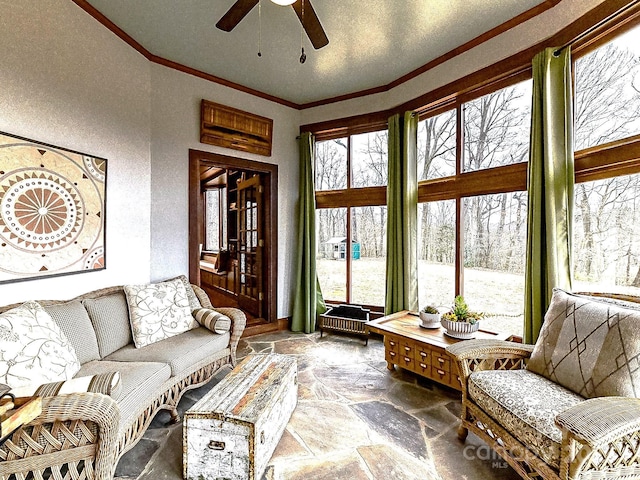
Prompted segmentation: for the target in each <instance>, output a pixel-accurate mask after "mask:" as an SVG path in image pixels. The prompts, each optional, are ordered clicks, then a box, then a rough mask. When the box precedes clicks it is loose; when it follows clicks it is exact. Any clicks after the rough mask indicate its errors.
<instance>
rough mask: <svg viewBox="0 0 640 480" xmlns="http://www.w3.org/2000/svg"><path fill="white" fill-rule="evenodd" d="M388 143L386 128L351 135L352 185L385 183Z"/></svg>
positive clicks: (386, 180)
mask: <svg viewBox="0 0 640 480" xmlns="http://www.w3.org/2000/svg"><path fill="white" fill-rule="evenodd" d="M388 143H389V136H388V133H387V131H386V130H384V131H382V132H371V133H363V134H360V135H353V136H352V137H351V146H352V147H351V148H352V157H351V174H352V177H351V178H352V181H351V186H352V187H355V188H359V187H377V186H384V185H386V184H387V182H388V179H389V173H388V166H389V162H388V154H387V149H388Z"/></svg>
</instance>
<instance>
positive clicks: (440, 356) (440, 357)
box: [431, 352, 451, 372]
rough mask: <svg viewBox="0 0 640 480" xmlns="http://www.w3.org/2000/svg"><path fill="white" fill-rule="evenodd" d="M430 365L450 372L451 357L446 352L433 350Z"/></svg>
mask: <svg viewBox="0 0 640 480" xmlns="http://www.w3.org/2000/svg"><path fill="white" fill-rule="evenodd" d="M431 365H433V368H434V369H436V368H437V369H440V370H444V371H445V372H451V359H450V358H449V357H448V356H447V354H446V353H444V352H442V353H439V352H433V355H432V356H431Z"/></svg>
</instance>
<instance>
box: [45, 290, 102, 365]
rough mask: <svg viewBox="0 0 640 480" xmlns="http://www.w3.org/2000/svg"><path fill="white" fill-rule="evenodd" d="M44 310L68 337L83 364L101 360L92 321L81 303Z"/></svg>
mask: <svg viewBox="0 0 640 480" xmlns="http://www.w3.org/2000/svg"><path fill="white" fill-rule="evenodd" d="M44 309H45V310H46V311H47V313H49V315H51V318H53V320H54V321H55V322H56V323H57V324H58V326H59V327H60V328H61V329H62V331H63V332H64V334H65V335H66V336H67V338H68V339H69V341H70V342H71V345H73V348H74V349H75V351H76V355H77V356H78V361H79V362H80V363H81V364H82V363H87V362H90V361H91V360H99V359H100V351H99V350H98V340H97V338H96V334H95V331H94V330H93V325H92V324H91V319H90V318H89V315H88V314H87V311H86V310H85V308H84V306H83V305H82V303H80V301H78V300H73V301H71V302H65V303H60V304H57V305H47V306H46V307H44Z"/></svg>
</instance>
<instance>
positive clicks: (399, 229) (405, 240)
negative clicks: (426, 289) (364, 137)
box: [384, 112, 418, 315]
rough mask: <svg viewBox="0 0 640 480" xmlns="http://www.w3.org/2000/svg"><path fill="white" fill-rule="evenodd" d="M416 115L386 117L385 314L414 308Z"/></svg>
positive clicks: (416, 185)
mask: <svg viewBox="0 0 640 480" xmlns="http://www.w3.org/2000/svg"><path fill="white" fill-rule="evenodd" d="M417 138H418V116H417V115H415V114H414V113H413V112H406V113H405V114H404V116H400V114H396V115H394V116H392V117H390V118H389V152H388V153H389V183H388V185H387V270H386V295H385V308H384V311H385V314H387V315H388V314H390V313H394V312H397V311H400V310H414V311H416V310H418V227H417V225H418V180H417V169H418V159H417V143H418V140H417Z"/></svg>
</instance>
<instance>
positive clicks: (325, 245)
mask: <svg viewBox="0 0 640 480" xmlns="http://www.w3.org/2000/svg"><path fill="white" fill-rule="evenodd" d="M387 143H388V140H387V132H386V131H385V130H383V131H375V132H370V133H361V134H357V135H350V136H348V137H344V138H338V139H331V140H325V141H318V142H316V158H315V162H316V190H317V191H318V192H320V195H321V194H322V192H324V193H331V191H332V190H341V191H342V195H341V196H340V197H339V198H338V200H337V203H336V202H334V203H333V204H330V205H328V206H327V205H320V207H321V208H318V211H317V213H316V218H317V222H316V223H317V230H318V232H317V248H318V258H317V268H318V279H319V281H320V286H321V288H322V293H323V294H324V297H325V299H326V300H328V301H335V302H349V303H357V304H361V305H371V306H382V305H383V304H384V291H385V286H384V285H385V284H384V278H385V258H386V242H387V238H386V236H387V208H386V202H385V199H384V190H385V186H386V185H387V165H388V161H387Z"/></svg>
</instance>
